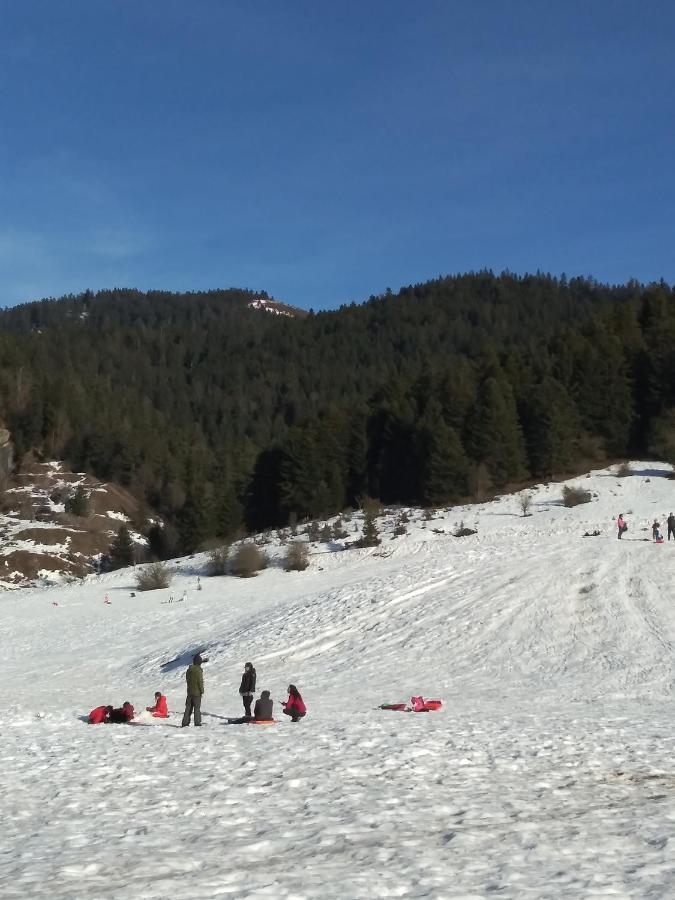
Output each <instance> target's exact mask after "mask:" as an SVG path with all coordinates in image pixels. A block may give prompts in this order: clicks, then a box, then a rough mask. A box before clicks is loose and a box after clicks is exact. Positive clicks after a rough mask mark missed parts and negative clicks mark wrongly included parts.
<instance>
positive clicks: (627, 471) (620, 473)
mask: <svg viewBox="0 0 675 900" xmlns="http://www.w3.org/2000/svg"><path fill="white" fill-rule="evenodd" d="M632 474H633V470H632V469H631V467H630V463H627V462H622V463H621V465H620V466H619V467H618V468H617V470H616V477H617V478H628V476H629V475H632Z"/></svg>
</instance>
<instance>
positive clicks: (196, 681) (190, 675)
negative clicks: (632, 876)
mask: <svg viewBox="0 0 675 900" xmlns="http://www.w3.org/2000/svg"><path fill="white" fill-rule="evenodd" d="M203 662H204V660H203V659H202V658H201V656H200V655H199V653H197V655H196V656H195V657H193V660H192V665H191V666H188V668H187V672H186V673H185V681H186V682H187V699H186V701H185V713H184V715H183V723H182V727H183V728H186V727H187V726H188V725H189V724H190V718H191V716H192V713H193V712H194V714H195V725H201V724H202V710H201V705H202V694H203V693H204V673H203V672H202V663H203Z"/></svg>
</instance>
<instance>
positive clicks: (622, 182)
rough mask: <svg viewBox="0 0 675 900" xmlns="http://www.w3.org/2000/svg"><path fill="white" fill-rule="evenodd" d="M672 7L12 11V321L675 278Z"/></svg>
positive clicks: (3, 127)
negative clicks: (458, 285)
mask: <svg viewBox="0 0 675 900" xmlns="http://www.w3.org/2000/svg"><path fill="white" fill-rule="evenodd" d="M674 36H675V4H674V3H672V2H671V0H647V2H645V0H565V2H553V0H531V2H521V0H508V2H501V3H499V2H496V0H462V2H453V0H416V2H411V0H367V2H364V0H360V2H356V0H341V2H339V3H335V2H332V3H328V2H323V0H287V2H281V0H257V2H255V3H252V2H251V3H248V2H242V0H198V2H195V3H186V2H185V0H127V2H116V0H68V2H57V0H0V304H9V303H16V302H19V301H24V300H29V299H35V298H39V297H42V296H55V295H59V294H61V293H65V292H69V291H80V290H83V289H85V288H87V287H90V288H93V289H97V288H101V287H109V286H113V285H118V286H132V287H139V288H142V289H146V288H151V287H159V288H167V289H198V288H199V289H201V288H210V287H228V286H241V287H250V288H254V289H265V290H267V291H268V292H269V293H271V294H273V295H274V296H276V297H278V298H280V299H282V300H285V301H287V302H289V303H295V304H298V305H301V306H305V307H307V308H308V307H311V306H313V307H314V308H315V309H319V308H325V307H331V306H336V305H338V304H340V303H342V302H348V301H351V300H357V301H358V300H362V299H364V298H366V297H367V296H368V295H369V294H371V293H380V292H382V291H383V290H384V289H385V288H386V287H391V288H393V289H394V290H396V289H397V288H398V287H399V286H400V285H402V284H408V283H410V282H415V281H422V280H425V279H427V278H430V277H435V276H437V275H439V274H446V273H454V272H461V271H466V270H469V269H478V268H484V267H487V268H492V269H494V270H496V271H501V270H502V269H506V268H508V269H511V270H512V271H516V272H523V271H534V270H536V269H542V270H546V271H552V272H555V273H560V272H563V271H564V272H566V273H567V274H568V275H572V274H588V275H593V276H595V277H597V278H599V279H601V280H609V281H622V280H625V279H627V278H629V277H636V278H639V279H641V280H652V279H658V278H661V277H663V278H665V279H666V280H667V281H669V282H672V281H675V240H674V239H675V202H674V201H675V115H674V113H675V108H674V107H675V53H674V50H673V46H674V45H673V38H674Z"/></svg>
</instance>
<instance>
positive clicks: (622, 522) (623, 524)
mask: <svg viewBox="0 0 675 900" xmlns="http://www.w3.org/2000/svg"><path fill="white" fill-rule="evenodd" d="M616 527H617V528H618V529H619V533H618V535H617V537H618V538H619V540H621V535H622V534H623V533H624V532H625V531H628V525H626V520H625V519H624V517H623V513H619V518H618V519H617V520H616Z"/></svg>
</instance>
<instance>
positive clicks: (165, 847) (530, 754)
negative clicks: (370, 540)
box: [0, 462, 675, 900]
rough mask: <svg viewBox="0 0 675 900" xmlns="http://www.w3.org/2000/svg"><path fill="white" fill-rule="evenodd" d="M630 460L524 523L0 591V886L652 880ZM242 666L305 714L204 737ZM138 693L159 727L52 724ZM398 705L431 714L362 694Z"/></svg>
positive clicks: (602, 887) (636, 484)
mask: <svg viewBox="0 0 675 900" xmlns="http://www.w3.org/2000/svg"><path fill="white" fill-rule="evenodd" d="M633 469H634V472H635V474H633V475H632V476H631V477H628V478H623V479H618V478H616V477H615V476H614V475H613V474H612V472H611V471H610V470H604V471H599V472H594V473H592V474H591V476H590V477H588V478H580V479H575V480H574V481H573V482H570V483H573V484H577V485H579V486H581V487H583V488H585V489H588V490H591V491H592V492H593V493H594V494H596V495H597V498H596V499H594V500H593V502H592V503H589V504H586V505H583V506H579V507H576V508H574V509H565V508H564V507H563V506H562V505H561V503H560V496H561V487H562V486H561V485H558V484H552V485H542V486H540V487H538V488H536V489H534V490H533V491H532V495H533V503H532V515H531V516H529V517H527V518H524V517H522V516H521V515H520V508H519V496H518V495H515V496H505V497H503V498H501V499H499V500H497V501H495V502H491V503H486V504H483V505H477V506H471V507H463V508H461V509H458V508H456V509H452V510H450V511H447V512H445V513H442V514H439V516H438V517H437V518H435V519H434V520H432V521H428V522H427V521H425V520H424V519H423V517H422V516H421V514H420V513H419V511H417V512H416V511H412V512H411V517H412V519H413V521H412V522H411V524H410V525H409V526H408V534H406V535H404V536H401V537H397V538H395V539H393V538H392V529H393V522H394V519H393V517H389V518H387V517H385V519H384V520H382V522H381V530H382V537H383V541H382V545H381V547H379V548H377V549H375V550H348V551H344V552H340V551H336V552H326V550H325V548H324V547H323V545H314V551H315V552H314V553H313V555H312V565H311V567H310V568H309V569H308V570H307V571H306V572H299V573H286V572H284V571H282V570H281V569H280V568H279V567H276V566H272V567H270V568H269V569H268V570H266V571H264V572H262V573H261V574H260V575H259V576H258V577H256V578H252V579H247V580H240V579H235V578H232V577H226V578H206V577H203V576H202V578H201V586H202V590H199V591H198V590H197V576H198V575H199V574H200V573H202V568H203V563H204V560H203V559H202V558H201V557H199V556H198V557H195V558H191V559H186V560H178V561H176V563H175V567H176V575H175V579H174V583H173V584H172V587H171V591H170V592H169V591H156V592H152V593H146V594H137V596H136V597H131V596H130V593H131V591H133V590H134V582H133V572H132V571H131V570H124V571H120V572H115V573H112V574H110V575H107V576H103V577H101V578H100V579H96V578H91V579H89V580H87V581H85V582H83V583H78V584H76V585H72V586H68V587H54V588H47V589H40V590H29V591H23V592H13V593H7V594H4V595H1V596H0V636H1V646H2V653H1V654H0V683H2V685H3V690H4V695H5V696H4V702H3V704H2V709H1V710H0V733H1V734H2V755H3V766H2V767H1V768H0V796H1V797H2V810H3V834H2V840H0V896H2V897H3V898H26V897H31V898H32V897H43V896H44V897H51V898H102V897H115V898H132V897H133V898H166V897H171V898H175V900H182V898H210V897H236V898H240V897H246V898H249V897H250V898H294V900H299V898H317V897H321V898H373V897H376V898H380V897H406V898H408V897H414V898H416V897H431V898H464V900H466V898H478V897H481V898H482V897H490V896H493V895H496V896H499V897H509V898H511V897H513V898H528V897H531V898H548V897H551V898H574V900H578V898H582V897H630V898H632V897H666V896H672V895H673V891H674V890H675V888H674V887H673V885H674V884H675V763H674V762H673V749H674V742H675V704H674V702H673V684H674V681H675V671H674V666H675V653H674V644H675V597H674V595H673V584H674V583H675V543H673V544H672V545H670V546H669V545H668V544H665V545H663V546H656V545H654V544H652V543H651V541H650V540H649V538H650V536H651V530H650V525H651V522H652V521H653V519H654V517H658V519H659V521H660V522H661V523H662V525H665V518H666V517H667V515H668V513H669V512H670V511H671V509H673V507H675V482H674V481H671V480H669V479H668V478H667V477H665V476H666V475H668V474H669V472H670V469H669V468H668V467H667V466H661V465H657V464H654V463H640V462H636V463H633ZM619 512H623V513H624V515H625V516H626V518H627V521H628V524H629V531H628V533H627V534H626V535H625V537H624V538H623V540H622V541H620V542H619V541H617V539H616V530H615V528H614V525H613V521H614V519H615V518H616V516H617V515H618V513H619ZM461 520H463V521H464V522H465V524H467V525H471V526H472V527H476V528H477V529H478V533H477V534H476V535H474V536H470V537H464V538H455V537H453V536H451V531H452V530H453V529H454V527H455V526H456V524H458V523H459V522H460V521H461ZM356 521H357V519H356V517H355V518H354V519H353V520H352V523H351V525H350V526H349V527H353V526H354V524H355V522H356ZM596 529H597V530H600V531H601V532H602V533H601V535H600V536H599V537H588V538H584V537H582V535H583V533H584V531H589V532H590V531H593V530H596ZM275 552H276V553H277V555H279V554H281V553H282V549H281V548H277V549H276V551H275ZM184 591H187V593H188V599H187V601H186V602H183V603H172V604H169V603H167V602H166V601H167V599H168V596H169V593H171V594H173V596H174V597H180V596H181V595H182V594H183V592H184ZM106 594H108V595H109V597H110V600H111V603H110V604H105V603H104V602H103V600H104V597H105V595H106ZM54 604H58V605H54ZM201 648H207V655H208V657H209V662H208V663H207V664H206V665H205V666H204V678H205V685H206V692H205V696H204V700H203V704H202V708H203V711H204V727H203V728H202V729H200V730H197V729H195V728H189V729H181V728H180V727H178V726H179V725H180V711H182V706H183V703H184V696H185V695H184V673H185V666H186V664H187V662H189V660H190V658H191V656H192V654H193V653H194V652H195V651H196V650H197V649H201ZM247 660H251V661H252V662H253V663H254V665H255V666H256V668H257V672H258V689H259V690H261V689H265V688H267V689H269V690H271V692H272V696H273V697H274V699H275V701H277V702H278V701H280V700H281V699H284V698H285V688H286V686H287V684H288V683H289V682H294V683H296V684H297V685H298V686H299V688H300V690H301V691H302V693H303V697H304V698H305V701H306V703H307V706H308V716H307V718H306V719H305V720H303V721H302V722H301V723H299V724H297V725H293V724H291V723H290V722H289V721H283V722H280V723H279V724H278V725H276V726H274V727H271V728H269V727H268V728H259V727H254V726H228V725H227V724H226V721H225V719H226V717H228V716H235V715H240V714H241V713H242V707H241V701H240V699H239V697H238V694H237V689H238V686H239V679H240V676H241V670H242V668H243V664H244V662H245V661H247ZM155 690H162V692H164V693H166V694H167V696H168V698H169V708H170V709H171V710H174V711H176V713H177V714H175V715H173V716H172V717H171V718H170V719H169V720H168V721H167V722H163V723H158V722H156V721H153V720H151V719H150V718H149V717H146V716H145V715H143V716H141V717H140V719H139V724H138V725H136V726H96V727H94V726H88V725H86V724H85V723H84V722H83V721H82V720H81V718H80V717H81V716H83V715H86V713H88V711H89V710H90V709H91V708H93V707H94V706H97V705H100V704H102V703H106V704H107V703H112V704H114V705H120V704H121V703H122V702H123V701H124V700H130V701H131V702H132V703H134V705H135V706H136V708H137V709H139V708H140V709H142V708H144V707H145V706H146V705H149V704H150V703H151V702H152V699H153V693H154V691H155ZM420 693H421V694H423V695H425V696H427V697H432V698H436V697H439V698H442V699H443V701H444V707H443V710H442V711H441V712H438V713H429V714H404V713H393V712H384V711H379V710H377V709H376V707H377V706H378V705H379V704H380V703H382V702H387V701H388V702H394V701H400V700H408V699H409V698H410V696H411V695H413V694H420ZM275 709H277V710H278V712H279V713H280V709H279V708H278V707H277V706H275ZM146 724H147V725H148V726H149V727H143V726H144V725H146Z"/></svg>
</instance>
